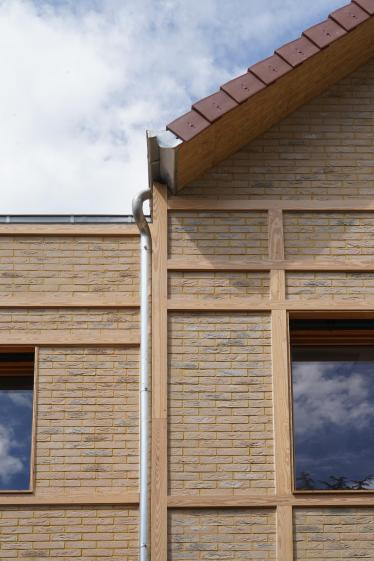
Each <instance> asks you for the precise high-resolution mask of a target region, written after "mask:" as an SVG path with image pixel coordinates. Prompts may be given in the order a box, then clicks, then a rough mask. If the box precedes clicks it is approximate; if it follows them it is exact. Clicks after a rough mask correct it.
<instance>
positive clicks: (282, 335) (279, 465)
mask: <svg viewBox="0 0 374 561" xmlns="http://www.w3.org/2000/svg"><path fill="white" fill-rule="evenodd" d="M268 231H269V259H272V260H279V261H282V260H284V233H283V212H282V210H279V209H271V210H269V213H268ZM285 298H286V280H285V271H284V270H282V269H280V270H279V269H274V270H272V271H270V299H271V301H272V302H274V304H275V303H276V302H284V301H285ZM271 333H272V365H273V403H274V452H275V455H274V460H275V492H276V494H277V495H290V494H291V493H292V474H291V469H292V465H291V426H290V405H291V404H290V388H289V375H288V321H287V312H286V311H285V310H277V309H273V311H272V325H271ZM276 522H277V523H276V527H277V540H276V543H277V561H293V520H292V507H291V506H278V507H277V511H276Z"/></svg>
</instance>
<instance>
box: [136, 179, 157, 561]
mask: <svg viewBox="0 0 374 561" xmlns="http://www.w3.org/2000/svg"><path fill="white" fill-rule="evenodd" d="M151 197H152V193H151V190H150V189H147V190H144V191H141V192H140V193H139V194H138V195H137V196H136V197H135V198H134V199H133V202H132V212H133V215H134V219H135V222H136V224H137V226H138V228H139V231H140V380H139V398H140V453H139V488H140V489H139V491H140V499H139V561H149V560H150V543H149V521H150V507H149V505H150V485H149V448H150V402H151V399H150V396H151V366H150V363H151V331H150V315H151V314H150V287H151V263H152V240H151V232H150V229H149V225H148V222H147V220H146V218H145V216H144V212H143V204H144V203H145V201H147V200H150V199H151Z"/></svg>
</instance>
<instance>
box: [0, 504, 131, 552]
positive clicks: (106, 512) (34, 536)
mask: <svg viewBox="0 0 374 561" xmlns="http://www.w3.org/2000/svg"><path fill="white" fill-rule="evenodd" d="M137 522H138V514H137V510H136V509H135V508H129V507H124V508H118V507H111V506H108V507H100V508H95V507H94V508H87V507H79V506H77V507H74V508H66V507H29V508H28V507H25V506H17V507H2V508H1V510H0V558H1V561H14V560H17V559H19V560H22V561H35V560H37V561H39V560H40V561H42V560H43V561H56V559H58V560H59V561H71V560H72V559H79V560H80V561H94V560H99V559H100V561H112V560H117V561H136V560H137V559H138V555H137V542H138V529H137Z"/></svg>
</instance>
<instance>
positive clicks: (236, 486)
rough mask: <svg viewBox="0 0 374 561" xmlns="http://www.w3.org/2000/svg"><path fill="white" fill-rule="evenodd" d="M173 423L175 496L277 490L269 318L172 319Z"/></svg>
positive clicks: (171, 446) (171, 475) (171, 456)
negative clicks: (274, 464)
mask: <svg viewBox="0 0 374 561" xmlns="http://www.w3.org/2000/svg"><path fill="white" fill-rule="evenodd" d="M169 419H170V422H169V472H170V473H169V482H170V490H171V492H175V493H180V494H183V495H199V494H201V495H206V494H210V495H215V494H217V492H218V493H220V494H228V495H232V494H240V493H243V492H244V493H245V492H248V491H249V490H250V491H251V493H253V494H267V493H269V494H270V493H272V492H273V491H274V475H273V427H272V384H271V366H270V317H269V315H267V314H244V313H243V314H242V313H238V314H230V315H228V314H220V313H209V314H206V313H204V314H198V313H196V314H173V315H172V316H171V318H170V323H169Z"/></svg>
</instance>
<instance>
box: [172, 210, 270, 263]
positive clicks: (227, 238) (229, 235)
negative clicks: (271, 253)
mask: <svg viewBox="0 0 374 561" xmlns="http://www.w3.org/2000/svg"><path fill="white" fill-rule="evenodd" d="M169 253H170V256H171V257H192V256H194V255H204V256H208V257H209V256H215V257H229V258H230V257H233V258H238V257H241V256H243V257H246V258H247V259H251V258H254V259H258V258H263V257H265V258H266V257H267V255H268V240H267V213H266V212H178V213H172V214H170V215H169Z"/></svg>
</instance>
